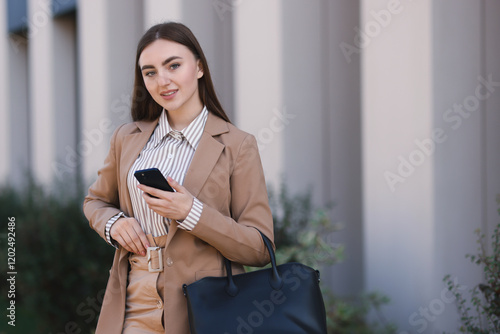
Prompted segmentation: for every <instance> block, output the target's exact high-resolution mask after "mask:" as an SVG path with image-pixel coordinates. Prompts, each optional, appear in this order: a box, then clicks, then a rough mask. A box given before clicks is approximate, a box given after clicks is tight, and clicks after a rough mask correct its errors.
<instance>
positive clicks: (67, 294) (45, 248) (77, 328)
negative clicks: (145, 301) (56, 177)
mask: <svg viewBox="0 0 500 334" xmlns="http://www.w3.org/2000/svg"><path fill="white" fill-rule="evenodd" d="M81 207H82V198H79V197H78V196H68V195H65V197H64V198H61V196H55V195H51V194H49V193H48V192H46V191H45V190H43V189H42V188H41V187H38V186H36V185H31V186H29V187H27V188H26V189H24V190H15V189H13V188H11V187H3V188H2V189H0V219H1V220H2V221H3V222H4V223H2V225H1V226H3V228H2V230H1V231H0V247H1V249H2V251H1V252H0V263H4V264H6V263H7V252H6V251H4V250H7V247H8V242H7V240H8V239H7V232H8V230H7V222H8V221H10V220H11V219H9V217H10V218H13V220H15V258H16V261H15V270H16V272H17V274H16V278H15V297H14V298H13V299H14V300H15V305H16V327H12V326H8V325H7V324H6V323H7V321H3V322H2V323H1V324H0V333H3V332H4V331H5V332H8V333H61V332H64V333H66V332H68V331H70V332H74V333H76V332H79V333H89V332H91V331H92V330H93V329H94V328H95V325H96V322H97V316H98V312H99V309H100V305H101V303H102V297H103V292H104V288H105V286H106V281H107V278H108V274H107V273H108V270H109V266H110V264H111V261H112V256H113V248H112V247H110V246H108V245H106V243H105V242H103V241H102V239H100V238H99V237H98V236H97V234H96V233H95V232H94V231H93V230H92V229H91V228H90V227H89V224H88V221H87V219H86V218H85V217H84V216H83V213H82V209H81ZM9 247H10V246H9ZM6 279H7V277H6V271H5V270H4V271H2V272H0V280H1V281H2V282H5V280H6ZM7 288H8V287H7V286H6V285H5V284H2V285H1V288H0V293H1V296H2V297H1V298H2V300H1V302H2V308H3V303H4V300H3V298H5V297H6V296H7V290H6V289H7ZM4 310H5V309H4ZM27 320H29V321H27Z"/></svg>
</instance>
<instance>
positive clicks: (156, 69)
mask: <svg viewBox="0 0 500 334" xmlns="http://www.w3.org/2000/svg"><path fill="white" fill-rule="evenodd" d="M136 65H137V66H136V71H135V83H134V91H133V101H132V102H133V103H132V119H133V121H134V122H133V123H129V124H124V125H122V126H121V127H119V128H118V129H117V130H116V131H115V133H114V134H113V136H112V138H111V146H110V150H109V153H108V156H107V158H106V160H105V162H104V166H103V167H102V168H101V169H100V170H99V172H98V177H97V180H96V181H95V183H94V184H93V185H92V186H91V187H90V189H89V192H88V195H87V197H86V198H85V202H84V212H85V215H86V217H87V218H88V219H89V221H90V225H91V226H92V228H93V229H95V230H96V231H97V232H98V233H99V235H100V236H101V237H102V238H103V239H104V240H106V241H107V242H108V243H110V244H111V245H113V246H115V247H116V248H117V250H116V253H115V257H114V261H113V266H112V268H111V271H110V277H109V281H108V285H107V288H106V294H105V297H104V300H103V305H102V309H101V314H100V317H99V322H98V326H97V331H96V333H97V334H99V333H105V334H115V333H116V334H119V333H125V334H131V333H132V334H134V333H173V334H182V333H189V324H188V319H187V306H186V300H185V297H184V295H183V293H182V285H183V284H184V283H186V284H189V283H192V282H194V281H195V280H198V279H200V278H203V277H206V276H224V275H225V271H224V265H223V261H224V260H223V257H226V258H228V259H229V260H231V261H234V263H235V264H234V265H233V268H234V269H233V270H234V271H236V273H242V272H243V265H252V266H262V265H265V264H266V263H268V262H269V257H268V254H267V250H266V248H265V246H264V243H263V241H262V238H261V236H260V234H259V232H258V231H257V229H258V230H260V231H261V232H262V233H263V234H265V235H267V236H268V237H269V238H270V239H271V240H272V239H273V226H272V216H271V212H270V209H269V204H268V199H267V192H266V185H265V180H264V174H263V170H262V165H261V162H260V157H259V153H258V149H257V143H256V141H255V138H254V137H253V136H252V135H249V134H247V133H245V132H243V131H241V130H239V129H237V128H236V127H235V126H233V125H232V124H231V123H230V122H229V119H228V117H227V116H226V114H225V112H224V110H223V109H222V107H221V105H220V103H219V101H218V99H217V96H216V94H215V90H214V88H213V84H212V80H211V77H210V71H209V69H208V64H207V61H206V59H205V56H204V54H203V51H202V49H201V47H200V45H199V44H198V41H197V40H196V38H195V37H194V35H193V34H192V32H191V31H190V30H189V29H188V28H187V27H185V26H184V25H182V24H179V23H165V24H159V25H156V26H154V27H152V28H150V29H149V30H148V31H147V32H146V33H145V34H144V36H143V37H142V39H141V40H140V41H139V44H138V48H137V56H136ZM152 167H156V168H158V169H160V171H161V172H162V173H163V175H165V176H168V178H167V180H168V182H169V183H170V185H171V186H172V187H173V188H174V190H175V192H167V191H161V190H158V189H154V188H151V187H147V186H144V185H139V184H138V182H137V181H136V180H135V178H134V177H133V174H134V172H135V171H136V170H139V169H145V168H152ZM146 253H148V256H146V255H147V254H146ZM148 258H151V260H150V261H148ZM235 320H236V319H235Z"/></svg>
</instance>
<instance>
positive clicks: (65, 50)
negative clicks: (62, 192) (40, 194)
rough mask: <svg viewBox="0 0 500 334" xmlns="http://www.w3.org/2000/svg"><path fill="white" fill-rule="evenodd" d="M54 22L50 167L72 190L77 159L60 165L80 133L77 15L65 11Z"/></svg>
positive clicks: (73, 148)
mask: <svg viewBox="0 0 500 334" xmlns="http://www.w3.org/2000/svg"><path fill="white" fill-rule="evenodd" d="M53 24H54V31H53V33H54V44H53V47H54V49H53V56H52V62H53V72H52V74H51V75H50V78H51V80H52V85H53V87H54V88H53V89H54V92H53V93H54V110H53V120H52V121H53V123H54V127H55V129H57V130H56V133H55V134H54V143H53V144H52V145H53V146H54V148H55V156H56V159H55V161H52V164H51V167H52V172H53V173H54V176H55V180H56V181H57V182H64V183H65V185H64V188H65V189H66V190H73V189H74V188H76V186H77V184H78V181H79V177H80V174H81V173H80V171H81V169H80V163H79V162H80V160H79V159H78V160H77V159H76V157H75V158H74V159H75V163H76V162H78V164H77V166H76V168H71V169H67V168H64V167H62V166H65V164H66V163H68V162H69V161H71V158H72V157H71V155H72V153H73V152H76V144H77V140H78V134H79V129H78V125H79V120H78V96H77V95H78V92H77V89H78V88H77V80H78V79H77V78H78V73H77V72H78V70H77V66H78V64H77V50H76V45H77V41H76V38H77V33H76V18H75V16H74V15H67V16H64V17H60V18H56V19H54V21H53ZM59 164H61V165H62V166H61V165H59ZM69 185H71V187H70V186H69ZM72 188H73V189H72Z"/></svg>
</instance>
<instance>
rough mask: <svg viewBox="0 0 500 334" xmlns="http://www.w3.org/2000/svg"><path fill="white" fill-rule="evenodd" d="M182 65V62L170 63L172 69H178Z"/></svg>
mask: <svg viewBox="0 0 500 334" xmlns="http://www.w3.org/2000/svg"><path fill="white" fill-rule="evenodd" d="M180 66H181V64H179V63H173V64H172V65H170V69H172V70H176V69H178V68H179V67H180Z"/></svg>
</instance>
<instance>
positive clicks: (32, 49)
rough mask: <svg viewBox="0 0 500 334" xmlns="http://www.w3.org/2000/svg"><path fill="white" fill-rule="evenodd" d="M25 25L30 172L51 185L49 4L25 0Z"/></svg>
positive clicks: (52, 126) (52, 112)
mask: <svg viewBox="0 0 500 334" xmlns="http://www.w3.org/2000/svg"><path fill="white" fill-rule="evenodd" d="M28 21H29V34H28V37H29V48H28V61H29V75H30V79H29V92H30V96H31V99H30V111H31V115H30V126H31V146H32V152H31V153H32V171H33V175H34V177H35V179H36V180H37V181H38V182H41V183H43V184H50V183H51V181H52V168H51V164H52V162H53V161H55V160H56V146H55V142H56V132H57V131H58V129H57V128H56V126H55V122H54V120H55V110H56V109H55V108H56V102H55V98H56V94H57V93H58V92H57V91H56V87H55V86H54V77H53V74H54V71H55V68H54V65H55V64H54V61H53V59H54V43H55V41H54V23H53V21H52V19H51V9H50V2H47V1H42V0H28Z"/></svg>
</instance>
